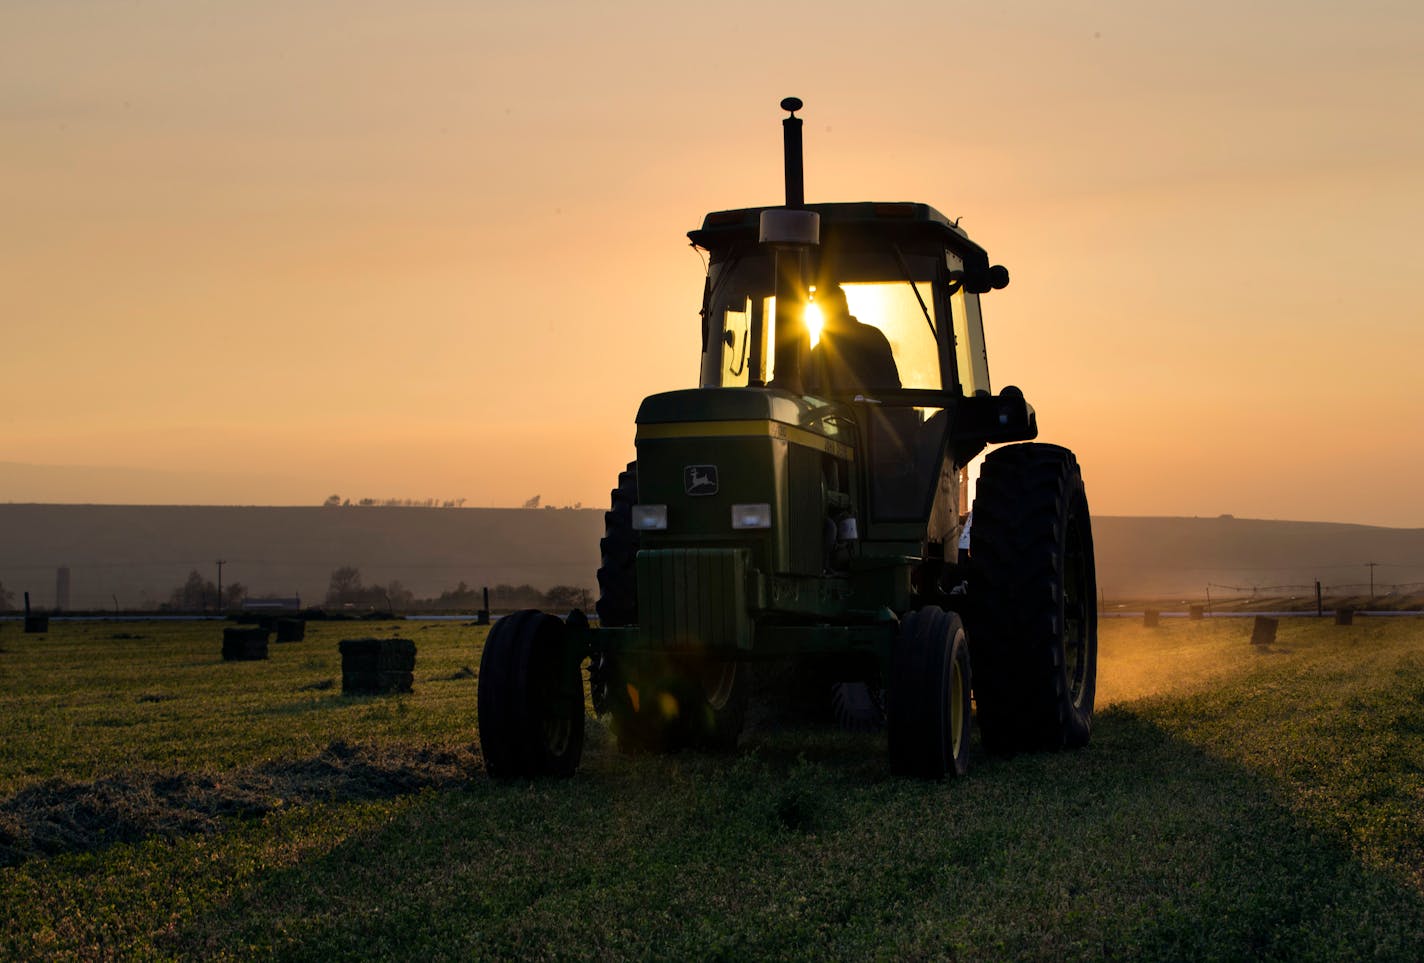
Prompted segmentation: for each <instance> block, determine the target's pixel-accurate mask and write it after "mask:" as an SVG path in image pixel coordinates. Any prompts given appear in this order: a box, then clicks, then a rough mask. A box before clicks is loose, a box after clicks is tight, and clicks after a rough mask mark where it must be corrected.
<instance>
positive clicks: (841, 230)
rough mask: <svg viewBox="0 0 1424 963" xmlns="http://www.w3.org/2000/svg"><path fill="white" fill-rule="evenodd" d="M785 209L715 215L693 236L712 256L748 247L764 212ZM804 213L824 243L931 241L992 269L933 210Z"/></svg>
mask: <svg viewBox="0 0 1424 963" xmlns="http://www.w3.org/2000/svg"><path fill="white" fill-rule="evenodd" d="M779 206H780V205H768V206H767V207H743V208H739V209H737V210H730V211H714V212H712V213H711V214H708V215H707V216H706V217H705V218H703V219H702V226H701V227H700V228H698V229H697V230H694V231H688V232H687V236H688V238H690V239H691V240H692V243H693V244H696V245H697V246H698V247H702V248H706V249H707V250H709V251H715V250H718V249H724V248H727V247H730V246H732V245H737V244H743V243H747V242H751V243H756V241H757V237H758V232H759V225H760V223H761V212H762V211H765V210H775V209H777V208H778V207H779ZM804 209H805V210H808V211H814V212H815V213H817V214H819V215H821V232H822V235H823V237H829V238H832V239H834V238H836V237H839V236H847V235H849V236H855V235H860V236H865V237H877V236H880V237H885V238H887V239H893V240H904V241H912V240H927V241H933V242H937V243H940V244H943V245H944V246H945V247H947V248H949V249H951V250H953V251H954V252H955V253H956V254H958V255H960V256H961V257H962V258H964V259H965V260H966V261H972V262H982V263H985V264H987V261H988V254H987V253H986V252H985V250H984V249H983V248H982V247H980V246H979V245H977V244H975V243H974V242H973V241H971V240H969V235H968V234H967V233H965V231H964V229H963V228H961V227H960V226H959V225H958V224H956V223H955V222H954V221H951V220H950V219H949V218H947V217H945V216H944V215H943V214H941V213H940V212H939V211H937V210H935V209H934V208H933V207H930V206H929V205H928V204H917V203H914V202H908V201H853V202H850V203H838V204H807V205H805V207H804Z"/></svg>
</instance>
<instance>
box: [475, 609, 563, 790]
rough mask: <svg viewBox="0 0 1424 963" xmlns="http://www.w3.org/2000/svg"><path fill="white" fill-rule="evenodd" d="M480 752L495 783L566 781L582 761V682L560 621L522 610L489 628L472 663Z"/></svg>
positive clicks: (533, 611) (549, 616)
mask: <svg viewBox="0 0 1424 963" xmlns="http://www.w3.org/2000/svg"><path fill="white" fill-rule="evenodd" d="M477 698H478V700H479V701H478V702H477V703H476V706H477V714H478V717H479V726H480V751H481V753H482V754H483V755H484V760H485V771H486V772H488V773H489V774H490V776H492V777H493V778H495V779H536V778H538V777H541V776H560V777H567V776H572V775H573V774H574V771H575V770H577V769H578V764H579V760H580V759H581V758H582V756H583V726H584V707H583V680H582V679H581V678H580V677H579V660H577V659H576V658H574V657H573V656H572V654H571V653H570V652H569V650H568V645H567V641H566V630H565V626H564V623H563V622H561V621H559V620H558V619H557V618H555V617H554V616H552V615H546V614H545V613H543V612H538V611H535V610H533V609H523V610H521V611H518V612H515V613H514V614H512V615H507V616H505V617H504V618H502V619H500V620H499V621H498V622H496V623H495V624H494V627H493V628H492V629H490V633H489V637H488V639H486V640H485V651H484V654H483V655H482V656H481V658H480V682H479V692H478V695H477Z"/></svg>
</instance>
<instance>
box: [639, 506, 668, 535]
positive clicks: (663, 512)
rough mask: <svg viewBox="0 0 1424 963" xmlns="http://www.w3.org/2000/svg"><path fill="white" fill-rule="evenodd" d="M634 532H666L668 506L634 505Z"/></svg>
mask: <svg viewBox="0 0 1424 963" xmlns="http://www.w3.org/2000/svg"><path fill="white" fill-rule="evenodd" d="M633 531H635V532H664V531H667V506H666V505H634V506H633Z"/></svg>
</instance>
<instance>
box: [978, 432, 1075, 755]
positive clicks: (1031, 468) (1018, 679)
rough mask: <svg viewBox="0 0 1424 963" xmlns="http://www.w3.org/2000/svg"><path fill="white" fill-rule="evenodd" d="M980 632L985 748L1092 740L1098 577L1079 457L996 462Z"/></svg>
mask: <svg viewBox="0 0 1424 963" xmlns="http://www.w3.org/2000/svg"><path fill="white" fill-rule="evenodd" d="M970 538H971V541H970V547H969V552H970V559H971V567H970V579H969V585H970V599H971V602H972V608H971V619H970V623H969V627H970V633H969V638H970V640H971V643H972V647H973V653H974V670H975V679H974V682H975V686H974V695H975V703H976V707H977V711H978V720H979V731H980V733H981V734H982V736H983V738H984V744H985V745H986V746H987V747H989V748H990V749H992V750H994V751H997V752H1019V751H1032V750H1038V749H1066V748H1077V747H1080V746H1085V745H1087V743H1088V739H1089V737H1090V735H1091V733H1092V727H1093V694H1094V691H1095V689H1096V684H1097V656H1098V606H1097V575H1096V572H1095V568H1094V562H1093V532H1092V520H1091V517H1090V516H1089V513H1088V498H1087V494H1086V491H1085V489H1084V487H1083V476H1082V472H1081V470H1080V469H1079V467H1078V462H1077V459H1076V458H1074V457H1073V453H1072V452H1070V451H1069V450H1068V449H1066V448H1059V447H1057V446H1055V445H1038V444H1026V445H1013V446H1010V447H1007V448H1001V449H999V450H997V451H995V452H993V453H991V454H990V455H989V456H988V458H986V459H985V461H984V467H983V470H982V472H981V473H980V476H979V485H978V491H977V493H976V497H975V499H974V528H973V531H972V534H971V536H970Z"/></svg>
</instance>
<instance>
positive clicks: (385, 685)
mask: <svg viewBox="0 0 1424 963" xmlns="http://www.w3.org/2000/svg"><path fill="white" fill-rule="evenodd" d="M339 648H340V651H341V691H342V692H351V693H375V694H381V693H392V692H410V691H411V689H412V687H413V684H414V682H415V674H414V673H415V642H414V641H412V640H411V639H342V640H341V644H340V646H339Z"/></svg>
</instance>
